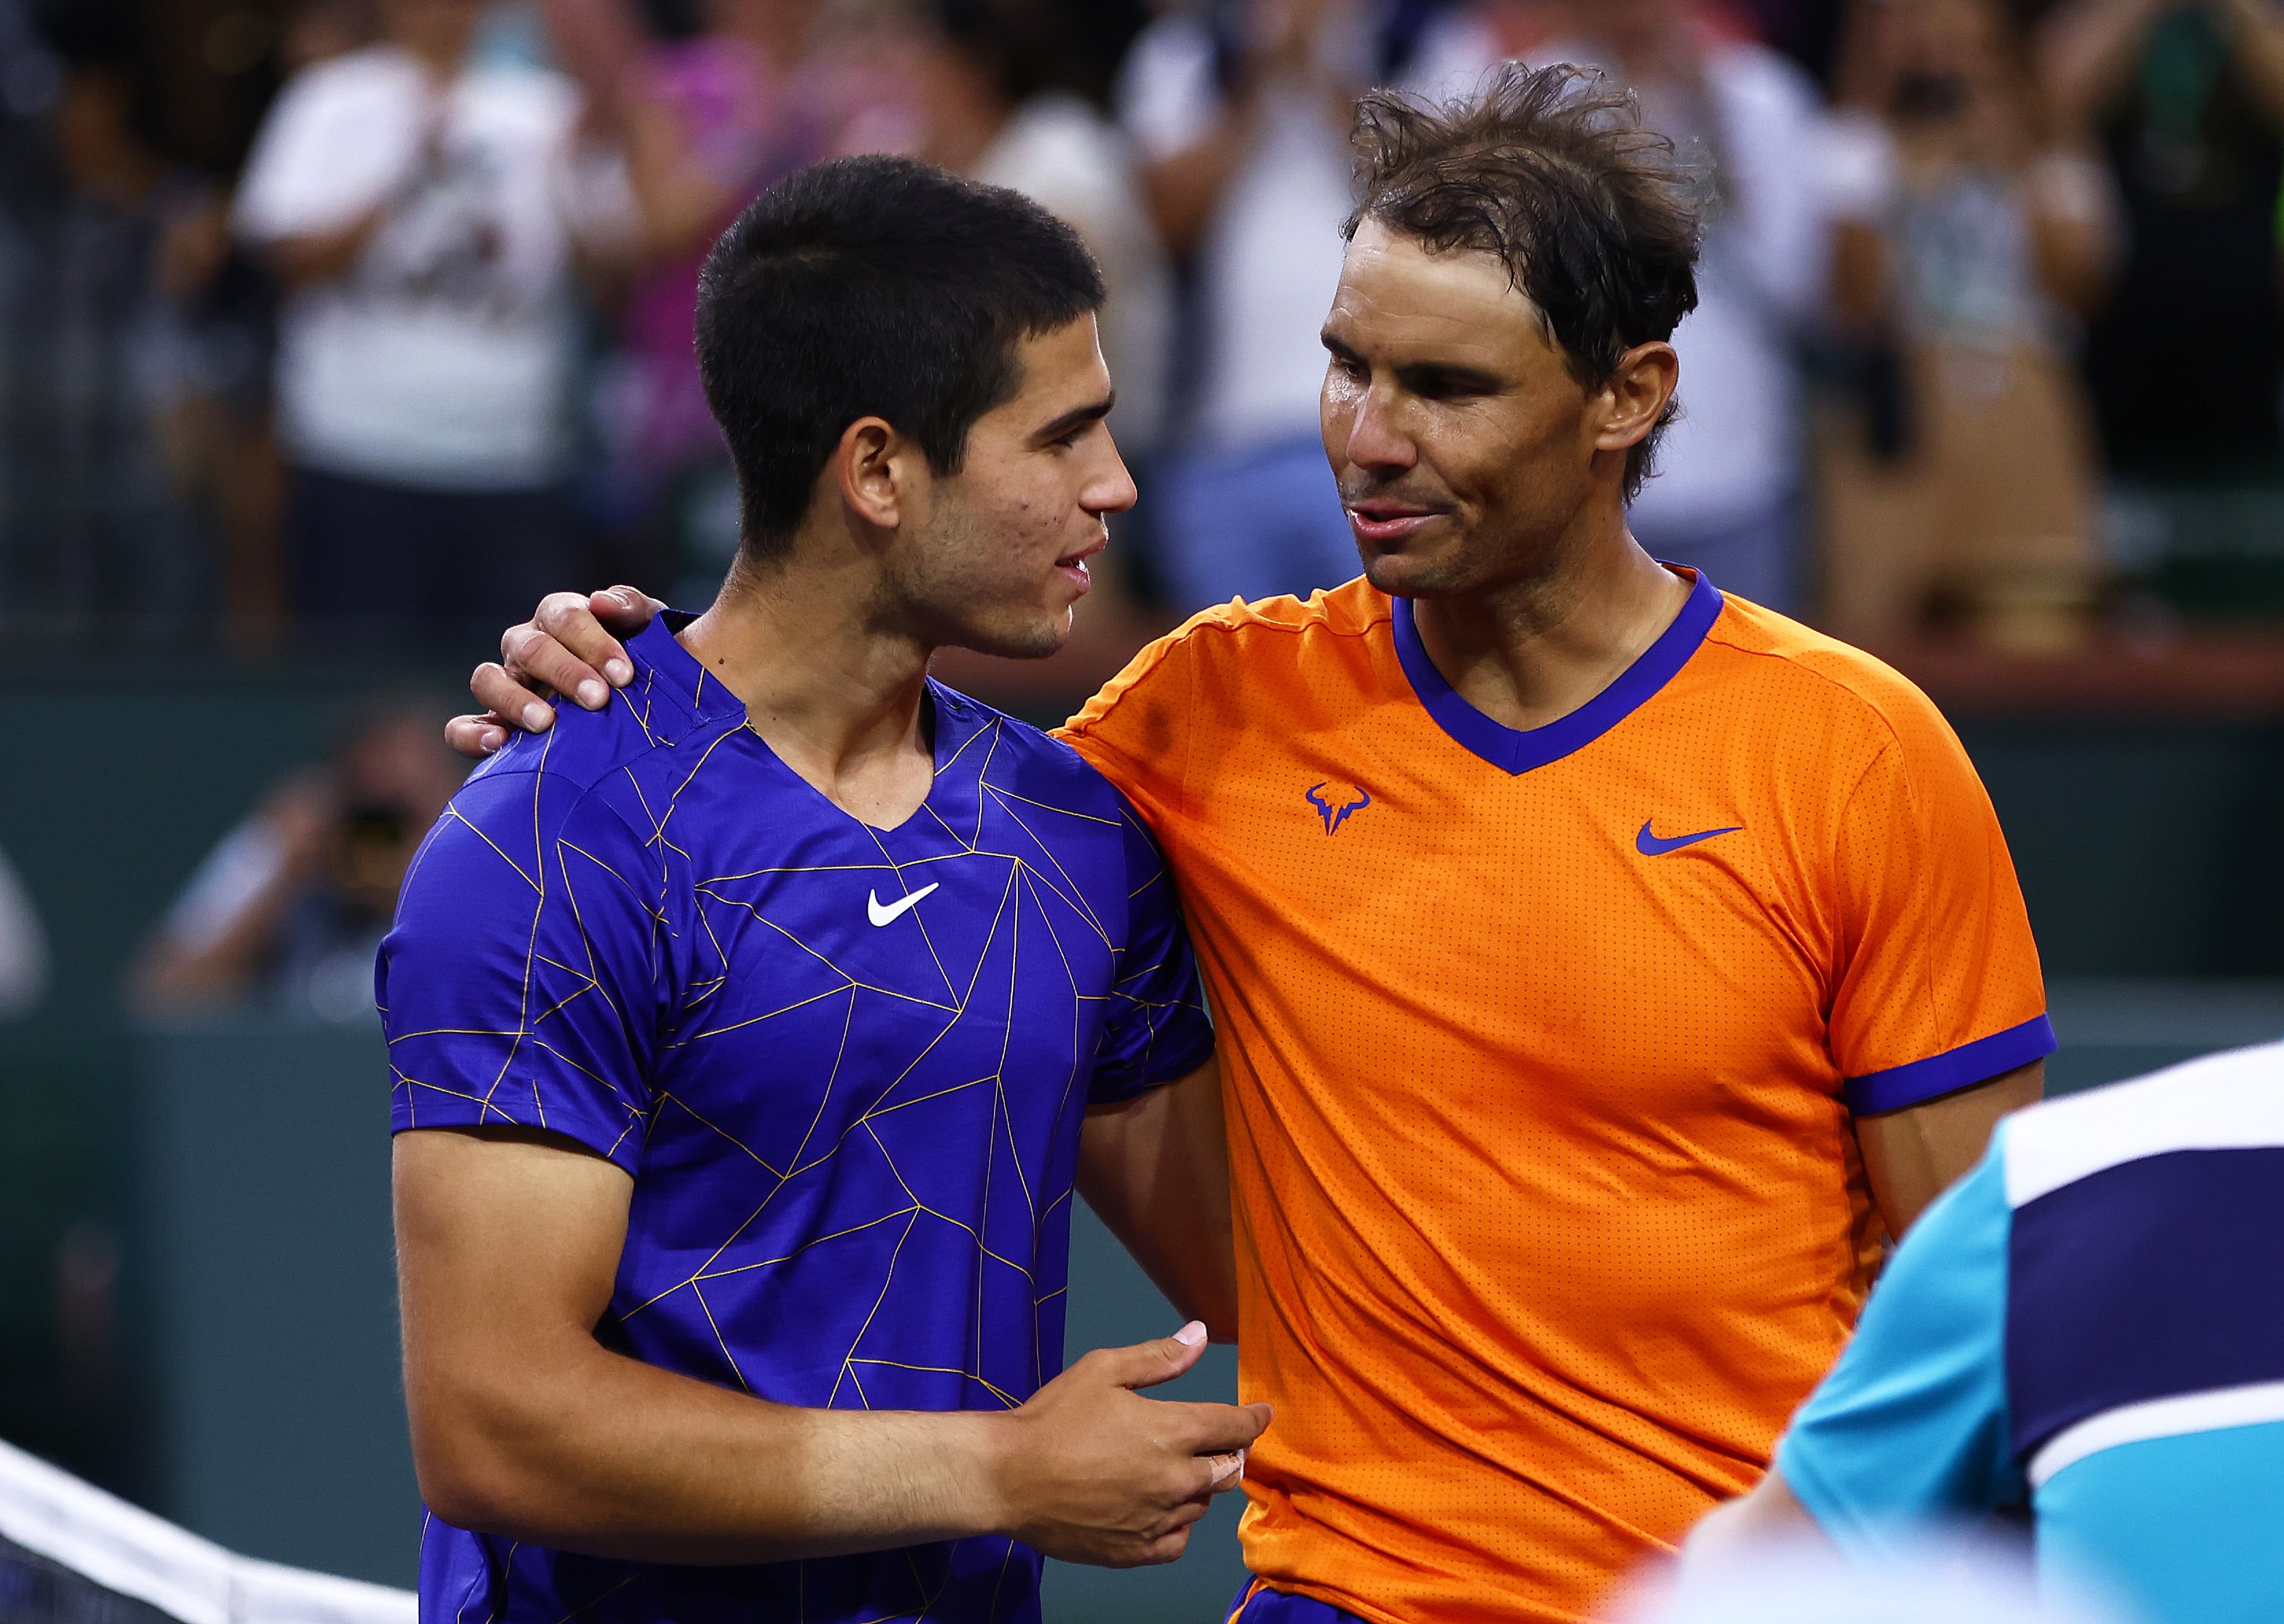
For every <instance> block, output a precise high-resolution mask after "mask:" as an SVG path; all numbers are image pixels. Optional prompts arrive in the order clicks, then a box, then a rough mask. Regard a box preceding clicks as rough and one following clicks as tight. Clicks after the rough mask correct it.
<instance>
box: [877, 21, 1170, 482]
mask: <svg viewBox="0 0 2284 1624" xmlns="http://www.w3.org/2000/svg"><path fill="white" fill-rule="evenodd" d="M934 24H935V26H934V27H933V29H932V30H931V33H930V36H929V45H930V49H929V51H928V52H927V58H926V65H925V68H924V71H923V74H922V78H921V83H922V86H923V90H924V97H925V99H924V102H923V109H924V113H925V117H926V126H927V133H926V135H925V137H923V141H922V144H921V147H920V154H919V155H920V156H921V157H923V158H925V159H927V160H928V161H929V162H931V163H935V164H939V165H942V166H943V168H947V169H950V170H951V171H952V172H953V173H955V174H958V175H964V176H967V177H968V178H969V179H970V180H978V181H983V182H986V183H989V184H991V185H994V186H1005V187H1008V188H1010V189H1011V190H1013V191H1020V192H1021V193H1023V194H1024V195H1025V196H1026V197H1028V198H1029V199H1031V200H1032V201H1033V202H1035V203H1037V204H1040V205H1041V206H1043V207H1045V208H1047V209H1048V210H1050V211H1052V213H1054V214H1055V215H1059V216H1060V217H1061V218H1062V219H1063V220H1065V221H1067V222H1068V223H1070V224H1071V225H1072V226H1075V227H1076V228H1077V230H1078V234H1079V236H1080V237H1081V238H1083V239H1084V240H1085V242H1086V246H1087V248H1088V250H1089V251H1090V252H1091V254H1093V255H1094V258H1095V262H1096V263H1098V264H1099V265H1100V266H1101V267H1102V278H1103V282H1104V285H1106V286H1107V288H1108V289H1109V299H1108V301H1107V303H1106V304H1105V306H1104V308H1103V312H1102V321H1101V325H1102V352H1103V356H1104V359H1105V360H1107V362H1108V363H1109V364H1110V376H1111V379H1112V380H1113V381H1114V382H1115V384H1116V385H1117V386H1118V410H1117V415H1116V418H1115V428H1116V430H1117V433H1118V449H1119V451H1120V452H1121V454H1122V455H1123V456H1124V457H1125V458H1126V459H1127V461H1128V463H1129V465H1132V464H1133V463H1135V462H1136V461H1137V460H1138V459H1142V460H1146V459H1147V457H1149V455H1150V453H1151V451H1152V450H1153V449H1154V447H1155V444H1156V441H1157V435H1158V432H1159V430H1160V428H1161V427H1162V425H1163V419H1164V404H1165V373H1166V365H1167V362H1168V360H1169V354H1170V346H1171V341H1172V334H1171V331H1170V321H1171V311H1170V308H1169V300H1170V298H1171V287H1170V278H1169V271H1168V268H1167V264H1166V255H1165V250H1164V249H1163V248H1162V246H1160V245H1159V242H1158V238H1157V234H1156V232H1155V231H1154V230H1153V229H1152V224H1151V220H1150V215H1149V210H1148V208H1147V207H1146V204H1145V203H1144V200H1143V197H1142V191H1141V187H1140V185H1139V183H1138V178H1137V175H1136V169H1135V163H1134V160H1133V155H1132V153H1131V152H1130V150H1129V148H1128V146H1127V144H1126V142H1125V140H1124V138H1123V137H1122V136H1121V134H1120V133H1119V131H1118V130H1117V129H1115V128H1114V127H1113V126H1112V125H1111V124H1110V123H1108V122H1107V121H1106V120H1105V119H1104V118H1103V117H1102V116H1101V115H1100V114H1099V113H1096V112H1095V110H1094V109H1093V108H1092V107H1091V106H1089V105H1087V104H1086V103H1085V102H1084V101H1083V100H1082V99H1081V98H1079V97H1078V96H1076V95H1075V94H1073V93H1072V92H1071V91H1069V90H1063V89H1060V88H1052V87H1050V86H1048V85H1047V84H1045V83H1044V82H1043V74H1042V71H1041V56H1042V48H1043V47H1044V45H1045V44H1046V43H1047V42H1045V41H1044V40H1041V39H1036V38H1034V37H1029V36H1027V33H1026V31H1025V30H1024V29H1023V28H1022V27H1021V26H1020V24H1019V23H1018V22H1017V21H1016V20H1014V19H1013V18H1011V16H1010V15H1009V13H1008V11H1007V9H1006V6H1005V0H943V3H942V4H939V5H938V6H937V7H936V9H935V17H934Z"/></svg>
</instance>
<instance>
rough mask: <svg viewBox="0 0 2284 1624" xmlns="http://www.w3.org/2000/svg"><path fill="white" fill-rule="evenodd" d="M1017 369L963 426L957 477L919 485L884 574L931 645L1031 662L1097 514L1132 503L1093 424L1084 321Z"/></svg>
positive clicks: (1076, 574)
mask: <svg viewBox="0 0 2284 1624" xmlns="http://www.w3.org/2000/svg"><path fill="white" fill-rule="evenodd" d="M1019 358H1020V361H1021V366H1022V385H1021V388H1019V389H1018V390H1017V392H1016V394H1015V398H1014V399H1013V400H1011V401H1009V402H1006V404H1005V405H1003V406H999V407H997V408H995V409H994V410H990V411H989V412H986V413H985V414H984V415H983V416H982V418H978V419H977V420H976V423H975V426H974V428H973V429H971V430H969V431H968V436H967V455H966V459H965V460H964V461H963V463H962V464H961V466H960V471H959V472H958V473H956V474H952V475H950V476H948V477H942V478H937V479H935V480H932V481H931V482H930V484H929V488H928V491H927V502H926V504H925V511H924V512H923V513H922V514H920V515H919V518H918V521H917V522H915V523H913V524H912V525H911V526H909V527H906V528H905V529H904V530H903V531H900V532H899V534H898V537H897V541H896V547H895V549H894V550H893V553H892V555H891V557H890V559H889V576H890V582H891V584H892V588H893V589H894V590H895V591H896V595H897V596H898V597H899V598H900V599H901V600H902V602H903V605H905V606H906V609H907V611H908V612H909V613H911V614H912V616H913V617H914V618H915V619H916V620H918V621H919V622H920V623H922V624H923V625H924V626H925V627H926V628H927V630H928V632H929V634H930V636H931V639H932V640H933V641H935V642H937V643H940V644H952V645H954V646H957V647H960V648H972V649H980V650H982V652H985V653H987V654H1005V655H1009V656H1013V657H1014V658H1017V659H1036V658H1038V657H1040V656H1042V655H1046V654H1052V653H1053V652H1055V651H1056V650H1057V649H1059V648H1060V647H1061V646H1062V645H1063V640H1064V639H1065V638H1067V637H1068V636H1070V627H1071V608H1072V605H1075V604H1076V603H1077V602H1078V600H1079V599H1080V598H1081V597H1084V596H1085V595H1086V592H1087V589H1088V587H1089V586H1090V584H1091V582H1090V580H1089V577H1088V574H1087V560H1088V559H1089V558H1092V557H1093V556H1094V555H1095V554H1097V553H1099V552H1100V551H1101V550H1103V549H1104V548H1105V547H1106V546H1107V545H1109V542H1110V535H1109V531H1108V528H1107V525H1106V523H1105V521H1106V519H1107V517H1108V515H1110V514H1112V513H1119V512H1123V511H1125V510H1127V509H1128V508H1130V507H1132V506H1133V505H1134V481H1133V480H1132V479H1131V478H1130V476H1129V475H1128V473H1127V472H1126V465H1125V464H1124V463H1123V462H1122V461H1121V460H1120V458H1119V456H1118V448H1117V447H1116V446H1115V445H1113V444H1112V443H1111V439H1110V429H1109V426H1108V425H1107V423H1106V422H1105V421H1104V419H1105V418H1107V416H1108V415H1109V411H1110V404H1111V388H1110V372H1109V370H1108V369H1107V367H1105V366H1104V365H1103V362H1102V349H1101V347H1100V345H1099V343H1098V342H1097V341H1096V338H1095V327H1094V317H1093V316H1082V317H1080V318H1079V319H1078V320H1077V321H1075V322H1072V323H1069V324H1067V325H1065V326H1061V327H1058V328H1056V329H1055V330H1054V331H1053V332H1049V333H1044V334H1042V335H1041V336H1039V337H1037V338H1035V339H1029V340H1024V342H1023V344H1022V346H1021V350H1020V352H1019Z"/></svg>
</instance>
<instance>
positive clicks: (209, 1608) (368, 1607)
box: [0, 1443, 419, 1624]
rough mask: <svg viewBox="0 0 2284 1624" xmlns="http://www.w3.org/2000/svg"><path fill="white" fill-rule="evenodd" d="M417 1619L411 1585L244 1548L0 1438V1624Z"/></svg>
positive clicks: (409, 1622) (412, 1623) (369, 1623)
mask: <svg viewBox="0 0 2284 1624" xmlns="http://www.w3.org/2000/svg"><path fill="white" fill-rule="evenodd" d="M146 1609H148V1610H150V1611H146ZM154 1612H155V1613H156V1614H157V1615H160V1616H157V1617H154V1616H153V1613H154ZM418 1615H419V1608H418V1604H417V1603H416V1602H415V1599H414V1597H413V1596H412V1594H411V1592H410V1591H406V1590H392V1589H387V1587H386V1586H383V1585H377V1584H366V1583H364V1581H360V1580H356V1579H341V1578H337V1577H335V1576H334V1575H332V1574H331V1573H310V1572H309V1571H307V1570H305V1569H302V1568H295V1567H281V1566H279V1565H278V1564H276V1563H274V1562H260V1561H256V1560H255V1559H254V1558H251V1557H241V1556H238V1555H236V1554H234V1553H232V1552H231V1551H227V1550H223V1548H222V1547H221V1546H219V1545H216V1544H215V1543H214V1542H212V1541H209V1540H202V1539H200V1538H199V1536H198V1535H197V1534H192V1533H191V1532H190V1531H189V1530H188V1529H185V1528H178V1527H176V1526H175V1525H174V1524H173V1523H170V1522H168V1521H167V1520H166V1519H164V1518H160V1517H154V1516H153V1515H152V1514H151V1513H150V1512H148V1511H144V1510H142V1509H141V1508H139V1507H137V1506H132V1505H129V1504H128V1503H127V1502H125V1501H124V1500H121V1499H119V1498H118V1497H117V1496H115V1495H106V1494H105V1493H104V1492H103V1491H102V1490H101V1489H99V1488H97V1487H94V1486H93V1485H92V1484H89V1483H82V1481H80V1480H79V1479H77V1478H75V1477H74V1476H72V1475H71V1474H70V1473H69V1472H64V1471H61V1470H59V1469H58V1468H57V1467H54V1466H51V1465H49V1464H47V1463H46V1462H45V1461H43V1460H40V1459H38V1458H36V1457H35V1456H29V1455H27V1454H25V1453H24V1452H23V1451H22V1450H21V1449H17V1448H11V1447H10V1446H9V1445H7V1444H4V1443H0V1624H46V1621H48V1620H53V1624H164V1620H167V1619H173V1620H179V1624H416V1621H417V1620H418Z"/></svg>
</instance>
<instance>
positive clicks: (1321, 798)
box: [1302, 784, 1372, 834]
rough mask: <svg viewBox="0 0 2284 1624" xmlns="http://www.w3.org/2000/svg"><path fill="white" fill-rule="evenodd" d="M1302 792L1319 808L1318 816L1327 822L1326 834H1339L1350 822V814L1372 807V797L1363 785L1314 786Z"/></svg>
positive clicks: (1311, 803) (1313, 805)
mask: <svg viewBox="0 0 2284 1624" xmlns="http://www.w3.org/2000/svg"><path fill="white" fill-rule="evenodd" d="M1302 795H1304V796H1306V797H1307V798H1308V802H1309V804H1310V806H1312V807H1314V808H1317V816H1319V817H1321V818H1323V819H1324V820H1325V832H1326V834H1336V833H1338V832H1339V831H1340V827H1341V824H1345V823H1347V822H1348V821H1349V814H1351V813H1354V812H1361V811H1363V810H1364V809H1365V808H1366V807H1368V806H1370V805H1372V797H1371V796H1370V795H1368V794H1366V793H1365V791H1364V787H1363V786H1362V785H1355V784H1332V785H1326V784H1312V785H1310V786H1309V787H1308V788H1307V789H1305V790H1303V791H1302Z"/></svg>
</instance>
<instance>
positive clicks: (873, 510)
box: [825, 418, 919, 530]
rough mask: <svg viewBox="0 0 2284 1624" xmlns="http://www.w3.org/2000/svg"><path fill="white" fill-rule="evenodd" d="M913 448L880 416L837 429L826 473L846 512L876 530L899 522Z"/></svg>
mask: <svg viewBox="0 0 2284 1624" xmlns="http://www.w3.org/2000/svg"><path fill="white" fill-rule="evenodd" d="M917 459H919V447H917V446H915V445H913V444H912V442H911V441H909V440H906V439H905V438H904V437H903V435H902V434H899V433H896V429H895V428H894V427H892V426H890V425H889V423H888V419H886V418H857V419H856V421H855V422H854V423H851V424H850V425H849V426H848V427H847V428H845V429H843V430H841V441H840V443H839V444H838V445H836V446H834V447H833V461H832V462H831V464H830V465H828V466H827V467H826V470H825V474H826V477H827V478H828V479H829V480H831V481H832V482H833V488H834V490H835V494H837V495H838V496H839V497H840V499H841V506H842V507H843V508H845V509H846V510H847V511H849V514H850V515H851V516H852V517H854V518H856V519H858V520H859V521H861V522H862V523H864V524H865V525H868V526H870V527H872V528H874V529H878V530H894V529H896V527H898V526H899V525H900V524H902V523H903V519H904V518H905V516H906V515H905V511H904V510H905V508H906V507H907V506H908V505H909V504H910V503H911V499H912V497H913V495H914V491H913V489H912V484H913V479H914V476H915V474H916V472H917V469H916V468H915V467H914V463H915V461H916V460H917Z"/></svg>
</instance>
